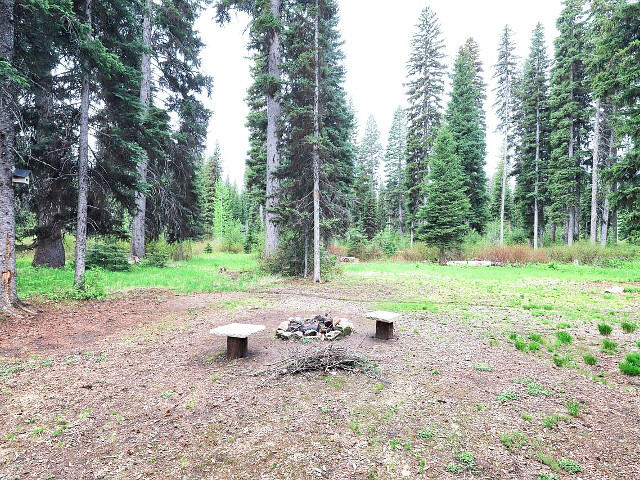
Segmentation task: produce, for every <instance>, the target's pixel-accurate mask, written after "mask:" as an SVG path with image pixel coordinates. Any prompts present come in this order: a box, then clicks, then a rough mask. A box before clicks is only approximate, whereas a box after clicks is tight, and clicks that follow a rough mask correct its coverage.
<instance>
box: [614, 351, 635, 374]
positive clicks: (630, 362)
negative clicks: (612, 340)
mask: <svg viewBox="0 0 640 480" xmlns="http://www.w3.org/2000/svg"><path fill="white" fill-rule="evenodd" d="M619 367H620V371H621V372H622V373H624V374H625V375H631V376H634V377H636V376H638V375H640V353H630V354H629V355H627V356H626V357H625V358H624V362H622V363H620V364H619Z"/></svg>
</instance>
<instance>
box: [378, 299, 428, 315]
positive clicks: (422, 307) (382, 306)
mask: <svg viewBox="0 0 640 480" xmlns="http://www.w3.org/2000/svg"><path fill="white" fill-rule="evenodd" d="M375 308H376V309H378V310H390V311H392V312H431V313H435V312H437V311H438V307H437V306H435V305H434V304H433V303H431V302H428V301H422V302H412V301H400V302H376V304H375Z"/></svg>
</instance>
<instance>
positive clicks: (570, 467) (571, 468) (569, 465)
mask: <svg viewBox="0 0 640 480" xmlns="http://www.w3.org/2000/svg"><path fill="white" fill-rule="evenodd" d="M558 466H559V467H560V468H561V469H562V470H564V471H565V472H567V473H568V474H569V475H573V474H574V473H580V472H582V471H583V470H584V468H582V465H580V464H579V463H578V462H576V461H574V460H570V459H568V458H564V457H563V458H561V459H560V460H559V461H558Z"/></svg>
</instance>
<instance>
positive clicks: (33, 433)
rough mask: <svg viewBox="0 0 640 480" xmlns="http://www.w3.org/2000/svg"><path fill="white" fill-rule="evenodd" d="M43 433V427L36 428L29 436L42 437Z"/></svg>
mask: <svg viewBox="0 0 640 480" xmlns="http://www.w3.org/2000/svg"><path fill="white" fill-rule="evenodd" d="M43 433H44V427H36V428H34V429H33V430H31V435H33V436H34V437H35V436H36V435H42V434H43Z"/></svg>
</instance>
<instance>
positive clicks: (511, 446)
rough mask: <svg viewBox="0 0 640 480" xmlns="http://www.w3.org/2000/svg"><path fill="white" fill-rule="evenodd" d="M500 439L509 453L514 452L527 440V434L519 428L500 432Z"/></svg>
mask: <svg viewBox="0 0 640 480" xmlns="http://www.w3.org/2000/svg"><path fill="white" fill-rule="evenodd" d="M500 441H501V442H502V444H503V445H504V446H505V447H506V448H507V450H509V451H510V452H511V453H516V452H518V451H520V450H521V449H522V447H523V446H524V445H525V444H526V443H527V442H528V441H529V436H528V435H527V434H526V433H524V432H521V431H519V430H515V431H513V432H511V433H502V434H500Z"/></svg>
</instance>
